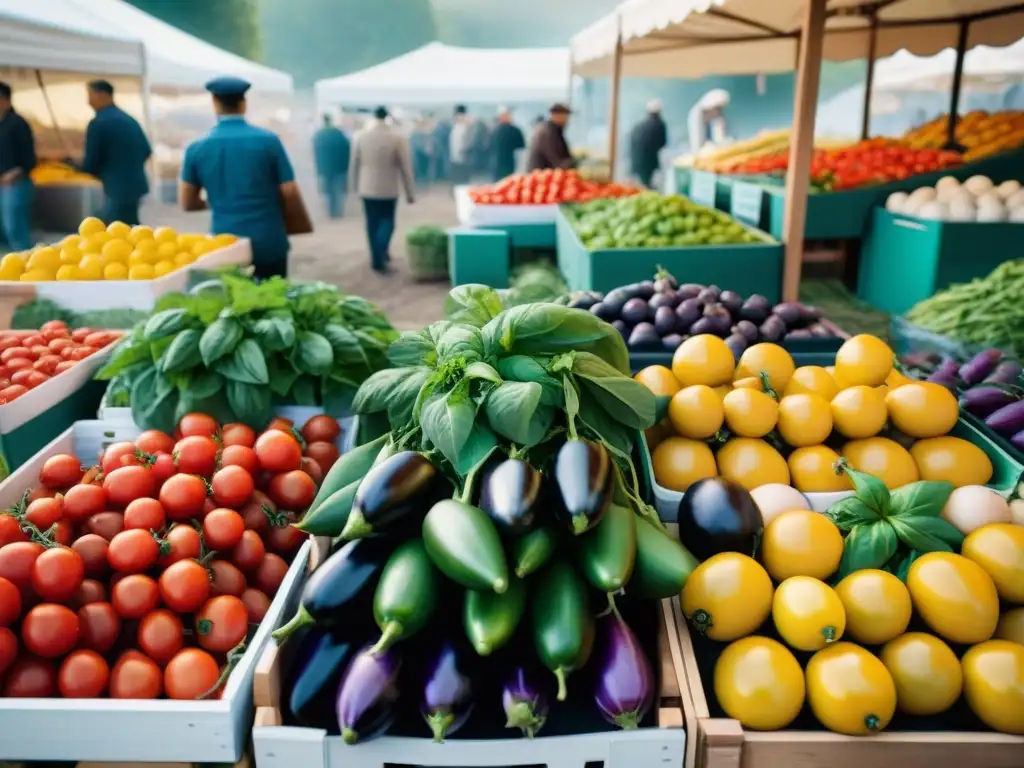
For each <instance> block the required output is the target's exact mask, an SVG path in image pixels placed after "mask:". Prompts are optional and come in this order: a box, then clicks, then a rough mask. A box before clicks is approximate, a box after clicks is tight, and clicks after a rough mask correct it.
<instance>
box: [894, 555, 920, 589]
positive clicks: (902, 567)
mask: <svg viewBox="0 0 1024 768" xmlns="http://www.w3.org/2000/svg"><path fill="white" fill-rule="evenodd" d="M920 556H921V553H920V552H918V551H917V550H916V549H912V550H910V551H909V552H908V553H907V556H906V557H904V558H903V560H902V561H900V564H899V566H898V567H897V568H896V571H895V575H896V577H897V578H898V579H899V580H900V581H902V582H903V583H904V584H905V583H906V581H907V574H908V573H909V572H910V566H912V565H913V564H914V561H915V560H917V558H919V557H920Z"/></svg>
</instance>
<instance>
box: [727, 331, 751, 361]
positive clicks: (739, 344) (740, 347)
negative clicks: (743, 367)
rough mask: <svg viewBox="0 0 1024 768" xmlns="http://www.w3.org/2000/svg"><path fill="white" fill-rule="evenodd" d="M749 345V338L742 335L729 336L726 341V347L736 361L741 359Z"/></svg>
mask: <svg viewBox="0 0 1024 768" xmlns="http://www.w3.org/2000/svg"><path fill="white" fill-rule="evenodd" d="M749 344H750V342H749V341H748V340H747V337H746V336H744V335H743V334H742V333H734V334H732V335H730V336H728V337H727V338H726V340H725V346H727V347H728V348H729V351H730V352H732V356H733V358H735V359H736V360H739V359H740V355H742V354H743V351H744V350H745V349H746V348H747V346H748V345H749Z"/></svg>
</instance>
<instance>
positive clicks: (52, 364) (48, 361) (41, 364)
mask: <svg viewBox="0 0 1024 768" xmlns="http://www.w3.org/2000/svg"><path fill="white" fill-rule="evenodd" d="M62 362H63V360H61V359H60V355H48V354H46V353H43V354H42V355H40V356H39V359H38V360H36V361H35V362H34V363H33V364H32V367H33V368H34V369H35V370H37V371H39V372H40V373H45V374H46V375H47V376H53V374H55V373H56V372H57V366H58V365H60V364H61V363H62Z"/></svg>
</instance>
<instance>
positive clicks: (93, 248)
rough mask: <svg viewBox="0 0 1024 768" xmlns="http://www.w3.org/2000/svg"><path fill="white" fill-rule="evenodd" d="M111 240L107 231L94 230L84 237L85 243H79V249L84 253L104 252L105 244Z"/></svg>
mask: <svg viewBox="0 0 1024 768" xmlns="http://www.w3.org/2000/svg"><path fill="white" fill-rule="evenodd" d="M108 242H110V235H109V234H108V233H107V232H105V231H104V232H94V233H93V234H91V235H88V236H86V237H85V238H84V243H82V242H80V243H79V244H78V250H80V251H81V252H82V253H97V254H98V253H102V252H103V246H104V245H106V244H107V243H108Z"/></svg>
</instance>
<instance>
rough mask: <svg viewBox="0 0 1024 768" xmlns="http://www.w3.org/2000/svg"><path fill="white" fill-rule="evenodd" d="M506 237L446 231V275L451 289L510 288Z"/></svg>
mask: <svg viewBox="0 0 1024 768" xmlns="http://www.w3.org/2000/svg"><path fill="white" fill-rule="evenodd" d="M509 248H510V243H509V236H508V235H507V234H505V233H504V232H499V231H493V230H488V229H475V228H473V227H456V228H454V229H449V230H448V275H449V276H450V278H451V282H452V285H465V284H466V283H483V284H484V285H489V286H491V287H492V288H508V285H509Z"/></svg>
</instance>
